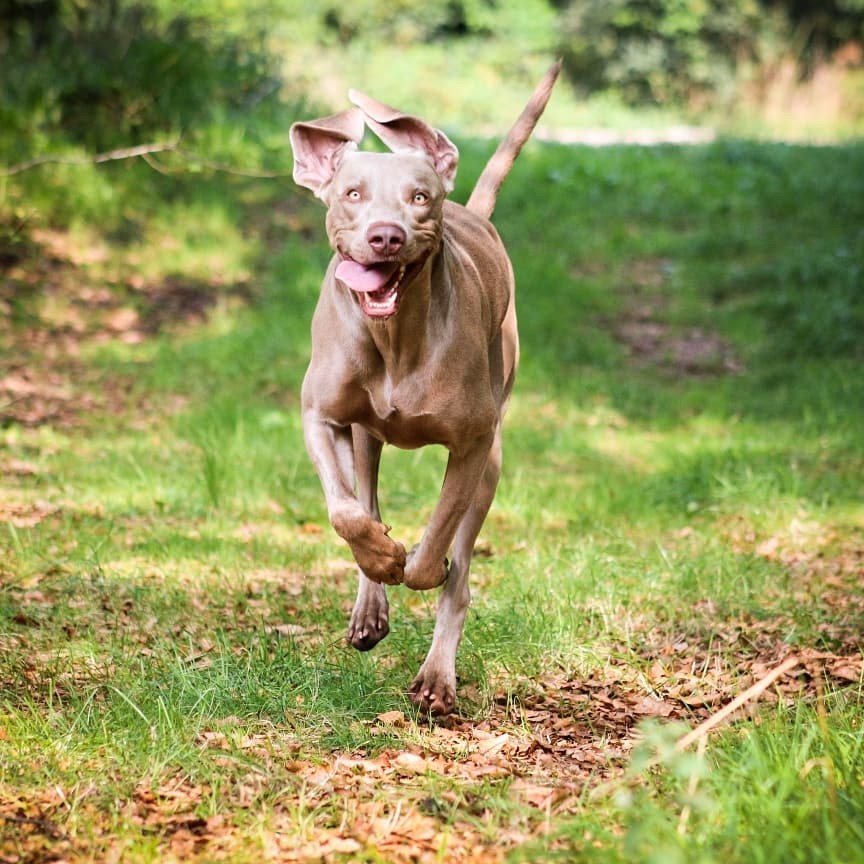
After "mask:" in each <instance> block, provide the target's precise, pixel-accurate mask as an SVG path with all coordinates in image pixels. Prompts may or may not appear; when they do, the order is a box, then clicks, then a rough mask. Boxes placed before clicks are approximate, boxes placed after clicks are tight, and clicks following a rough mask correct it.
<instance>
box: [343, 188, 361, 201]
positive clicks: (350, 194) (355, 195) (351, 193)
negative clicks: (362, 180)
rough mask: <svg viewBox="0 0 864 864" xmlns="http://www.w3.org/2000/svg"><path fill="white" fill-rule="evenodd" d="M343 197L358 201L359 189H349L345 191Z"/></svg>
mask: <svg viewBox="0 0 864 864" xmlns="http://www.w3.org/2000/svg"><path fill="white" fill-rule="evenodd" d="M345 197H346V198H347V199H348V200H349V201H359V200H360V190H359V189H349V190H348V191H347V192H346V193H345Z"/></svg>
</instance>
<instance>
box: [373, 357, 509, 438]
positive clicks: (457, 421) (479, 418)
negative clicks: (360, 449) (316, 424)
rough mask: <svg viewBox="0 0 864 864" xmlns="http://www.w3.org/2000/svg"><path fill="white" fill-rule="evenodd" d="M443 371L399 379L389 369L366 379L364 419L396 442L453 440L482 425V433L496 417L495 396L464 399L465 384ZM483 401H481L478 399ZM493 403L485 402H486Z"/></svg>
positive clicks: (376, 431)
mask: <svg viewBox="0 0 864 864" xmlns="http://www.w3.org/2000/svg"><path fill="white" fill-rule="evenodd" d="M446 384H447V381H446V378H445V375H444V373H443V372H439V374H438V375H434V376H430V375H429V374H428V370H427V372H426V373H425V374H418V375H412V376H409V377H408V378H406V379H403V380H400V381H398V382H397V381H394V380H393V379H392V378H390V376H388V375H386V374H385V375H382V376H381V377H380V378H379V379H377V380H373V381H369V382H366V386H365V387H364V388H363V389H364V391H365V393H364V396H363V398H362V399H361V402H362V403H364V406H363V407H364V410H363V411H362V412H361V414H362V416H361V417H360V418H358V419H359V422H360V423H361V425H363V426H365V427H366V428H367V429H368V430H369V431H370V432H371V433H372V434H373V435H375V436H376V437H377V438H380V439H381V440H382V441H385V442H387V443H388V444H393V445H395V446H397V447H403V448H414V447H422V446H424V445H426V444H442V445H445V446H451V445H452V444H453V442H455V441H458V440H464V438H465V436H466V433H468V437H473V436H472V435H471V434H470V433H471V430H472V429H473V428H474V427H477V434H482V432H483V431H485V428H486V427H487V426H488V425H489V424H490V423H491V422H494V416H495V410H494V405H493V403H492V400H491V398H487V399H483V398H480V399H479V400H478V398H477V395H476V394H472V398H469V399H467V400H466V399H465V398H464V397H465V395H467V394H466V393H465V390H464V388H461V387H458V388H455V389H454V388H453V387H452V386H451V387H448V386H446ZM478 402H479V404H478ZM487 402H488V404H485V403H487Z"/></svg>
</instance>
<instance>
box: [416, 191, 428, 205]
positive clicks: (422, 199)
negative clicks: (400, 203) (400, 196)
mask: <svg viewBox="0 0 864 864" xmlns="http://www.w3.org/2000/svg"><path fill="white" fill-rule="evenodd" d="M428 200H429V196H428V195H427V194H426V193H425V192H415V193H414V203H415V204H425V203H426V202H427V201H428Z"/></svg>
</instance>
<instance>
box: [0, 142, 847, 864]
mask: <svg viewBox="0 0 864 864" xmlns="http://www.w3.org/2000/svg"><path fill="white" fill-rule="evenodd" d="M484 155H485V154H484V152H481V147H480V146H479V145H478V146H477V147H472V146H470V145H468V146H466V147H465V153H464V158H463V168H462V176H461V181H460V182H461V184H462V185H461V186H460V188H459V189H457V193H456V194H457V197H459V196H464V192H465V190H466V189H467V188H468V186H469V184H470V178H471V177H472V176H475V175H476V173H477V170H478V169H479V166H480V164H481V163H482V161H483V158H484ZM106 170H107V171H112V172H116V176H115V179H114V182H116V183H118V184H122V183H126V184H129V185H130V188H132V187H134V188H136V189H139V190H144V189H146V190H149V193H150V194H151V195H152V200H153V202H154V203H153V204H152V206H150V207H149V208H145V209H142V210H141V211H140V212H138V213H137V214H135V215H129V214H127V215H126V216H124V220H125V221H123V224H118V225H103V226H101V227H100V230H99V231H96V230H95V229H93V228H86V227H79V228H76V229H74V230H72V231H59V230H49V229H48V228H47V227H45V226H42V228H41V229H37V230H34V231H31V232H30V238H31V239H30V244H29V245H25V246H22V247H21V248H18V249H16V250H15V254H14V255H11V256H8V258H4V264H3V267H4V273H3V281H2V283H0V286H2V287H0V304H2V305H0V309H2V312H3V323H2V325H0V339H2V345H3V349H4V350H3V352H2V354H0V474H2V478H0V550H2V556H0V648H2V651H0V861H3V862H13V861H14V862H17V861H40V862H41V861H45V862H48V861H61V860H62V861H91V860H95V861H135V862H137V861H141V862H148V861H159V862H165V861H201V862H204V861H215V860H230V861H237V862H245V861H249V862H259V861H266V860H274V861H312V860H314V861H319V860H325V861H367V862H377V861H388V862H391V861H392V862H401V861H438V860H446V861H459V860H466V861H467V860H471V861H481V862H482V861H487V862H498V861H505V860H507V861H531V862H536V861H552V860H561V861H572V860H580V861H582V860H584V861H602V862H610V861H645V862H648V861H660V860H662V861H664V862H667V861H668V862H674V861H682V862H683V861H687V862H691V861H704V862H713V861H720V860H723V861H727V862H728V861H742V862H745V861H766V862H769V861H776V862H781V861H782V862H784V864H785V862H794V861H801V862H805V861H806V862H811V861H826V862H840V861H843V862H850V861H864V853H862V852H860V851H856V850H861V849H864V831H862V827H861V826H862V825H864V732H862V728H861V693H862V637H861V634H862V632H864V587H862V575H864V503H862V502H864V444H862V442H864V439H862V436H861V431H860V430H861V428H862V424H864V383H862V381H864V379H862V376H861V374H860V370H861V361H862V356H864V355H862V345H864V338H862V336H864V306H862V296H864V295H862V292H861V286H862V279H864V273H862V261H864V234H862V229H861V226H862V225H864V210H862V207H864V205H862V202H864V188H862V184H864V150H862V148H861V147H853V146H850V147H844V148H824V149H818V148H809V149H808V148H795V147H787V146H778V145H755V144H748V143H745V142H737V141H718V142H716V143H713V144H710V145H707V146H696V147H684V148H680V147H671V146H661V147H656V148H647V149H645V148H638V147H611V148H606V149H603V150H595V149H591V148H580V147H576V148H573V147H565V146H554V145H551V144H546V145H540V144H535V145H534V146H533V147H531V148H529V150H528V151H527V152H526V153H525V154H524V156H523V157H522V159H521V160H520V163H519V166H518V170H516V171H515V172H514V174H513V176H512V177H511V178H510V179H509V180H508V185H507V187H506V188H505V190H504V192H503V193H502V196H501V202H500V207H499V212H498V214H497V216H496V221H497V224H498V226H499V229H500V231H501V233H502V235H503V236H504V237H505V239H506V240H507V243H508V246H509V248H510V250H511V253H512V257H513V261H514V266H515V269H516V272H517V278H518V284H519V288H518V291H519V297H518V299H519V312H520V325H521V333H522V341H523V350H524V362H523V368H522V372H521V377H520V381H519V382H518V385H517V391H516V395H515V397H514V400H513V404H512V409H511V412H510V415H509V418H508V420H509V423H508V427H507V430H506V437H505V475H504V478H503V480H502V486H501V490H500V493H499V496H498V498H497V500H496V503H495V505H494V507H493V511H492V513H491V515H490V518H489V521H488V523H487V525H486V526H485V528H484V532H483V535H482V536H481V538H480V542H479V549H478V555H477V560H476V566H475V567H474V573H473V576H472V587H473V592H474V603H473V606H472V609H471V612H470V613H469V618H468V623H467V627H466V633H465V639H464V642H463V646H462V649H461V653H460V657H459V662H458V671H459V675H460V689H459V700H460V701H459V714H458V716H457V717H455V718H453V719H452V720H451V721H449V722H447V723H429V722H428V721H426V720H424V719H423V718H420V717H417V716H415V715H414V714H413V713H412V711H411V708H410V706H409V703H408V701H407V699H406V698H405V696H404V693H403V690H404V688H405V686H406V685H407V683H408V682H409V681H410V679H411V677H412V676H413V674H414V672H415V671H416V668H417V666H418V665H419V663H420V662H421V660H422V657H423V655H424V653H425V649H426V647H427V645H428V639H429V636H430V634H431V627H432V613H433V609H434V598H433V597H431V596H426V595H416V594H410V593H409V592H406V591H400V590H396V591H393V592H392V593H391V598H392V603H393V610H392V626H393V632H392V633H391V635H390V636H389V637H388V639H387V640H385V642H384V643H382V645H381V646H380V647H379V648H378V649H376V651H374V652H372V653H371V654H369V655H360V654H357V653H356V652H353V651H352V650H351V649H349V648H348V647H346V646H345V644H344V642H343V633H344V627H345V624H346V616H347V612H348V610H349V609H350V605H351V601H352V597H353V592H354V576H353V573H352V567H351V566H350V556H349V555H348V553H347V550H346V549H345V548H344V546H343V545H341V544H340V543H339V542H338V538H336V537H335V535H334V534H333V532H332V531H331V530H330V529H329V527H328V526H327V524H326V516H325V513H324V508H323V502H322V500H321V495H320V492H319V489H318V484H317V480H316V478H315V477H314V474H313V472H312V470H311V467H310V466H309V464H308V460H307V458H306V455H305V452H304V450H303V446H302V434H301V431H300V425H299V417H298V412H297V398H298V388H299V382H300V380H301V377H302V372H303V368H304V364H305V358H306V356H307V352H308V336H307V333H308V324H309V319H310V316H311V309H312V306H313V304H314V299H315V295H316V292H317V285H318V281H319V278H320V274H321V272H322V270H323V267H324V263H325V262H326V260H327V252H326V249H325V248H324V247H323V244H322V236H323V231H322V228H321V223H322V213H321V212H319V211H318V210H317V209H316V207H315V206H314V205H313V204H312V203H310V202H307V201H305V200H300V199H299V198H297V197H296V196H295V195H294V192H293V190H290V189H287V188H284V187H282V186H279V185H277V184H276V183H273V182H267V181H252V180H243V179H240V178H234V177H229V178H225V177H211V178H208V177H206V176H203V177H202V176H197V177H195V178H189V179H182V178H181V179H176V178H168V179H166V178H164V177H160V176H154V175H150V174H147V173H146V171H145V170H142V169H141V168H138V167H129V166H111V167H109V168H106ZM136 172H137V173H136ZM171 184H179V185H181V186H183V188H182V190H181V192H182V194H179V193H178V191H177V190H176V189H175V188H174V186H173V185H171ZM183 184H185V185H183ZM540 190H542V192H541V191H540ZM139 194H143V193H140V192H139ZM442 470H443V459H442V454H440V453H437V452H435V451H429V452H420V453H400V452H396V451H392V452H391V451H388V452H387V453H386V454H385V461H384V467H383V472H382V477H383V483H382V486H383V489H382V507H383V509H384V513H385V518H387V520H388V522H390V523H392V524H393V526H394V528H393V531H394V535H395V536H397V537H399V538H400V539H402V540H404V541H406V542H408V543H411V542H414V540H416V539H417V537H418V535H419V532H420V530H421V529H422V526H423V524H424V521H425V519H426V518H428V514H429V512H430V509H431V506H432V504H433V501H434V497H435V493H436V491H437V488H438V486H439V484H440V479H441V474H442ZM791 655H794V656H796V657H798V658H799V659H800V665H799V666H797V667H796V668H795V669H794V670H793V671H791V672H790V673H789V674H787V675H785V676H783V677H782V678H780V679H779V680H778V681H777V682H776V684H775V685H773V686H772V687H771V688H770V689H768V690H767V691H766V692H765V693H763V694H761V695H760V697H759V699H758V700H753V701H752V702H750V703H748V704H747V705H746V706H745V707H744V709H742V711H741V712H739V713H738V714H736V715H735V717H734V718H733V719H732V722H731V723H729V724H727V725H726V726H725V727H724V728H723V729H722V730H720V731H718V732H715V733H713V734H712V736H711V737H710V739H707V740H706V741H705V742H704V745H703V746H702V747H701V748H700V749H698V750H697V749H696V748H693V749H691V750H689V751H687V752H679V751H677V750H676V749H675V747H674V743H675V741H676V740H677V738H678V736H680V734H682V730H683V729H686V728H687V727H688V726H689V727H692V726H695V725H696V724H697V723H699V722H700V721H702V720H704V719H705V718H707V717H709V716H711V715H712V714H714V713H715V712H716V711H717V710H719V709H720V708H722V706H724V705H725V704H728V703H729V702H730V701H731V700H732V699H733V698H734V697H735V696H736V695H738V694H739V693H741V692H742V691H744V690H745V689H746V688H747V687H748V686H750V685H751V684H753V683H754V682H755V681H758V680H759V679H760V678H762V677H763V676H764V675H765V674H767V673H768V672H770V670H771V669H773V668H775V667H776V666H777V665H778V664H779V663H781V662H782V660H783V659H784V658H786V657H788V656H791Z"/></svg>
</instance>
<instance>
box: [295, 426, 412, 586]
mask: <svg viewBox="0 0 864 864" xmlns="http://www.w3.org/2000/svg"><path fill="white" fill-rule="evenodd" d="M303 434H304V436H305V438H306V449H307V450H308V451H309V456H310V457H311V459H312V463H313V465H314V466H315V470H316V471H317V472H318V477H319V478H320V480H321V486H322V488H323V490H324V498H325V500H326V502H327V513H328V515H329V517H330V524H331V525H332V526H333V527H334V528H335V529H336V533H337V534H338V535H339V536H340V537H342V538H343V539H344V540H346V541H347V543H348V545H349V546H350V547H351V552H352V554H353V555H354V560H355V561H356V562H357V564H358V566H359V567H360V569H361V570H362V571H363V572H364V573H365V574H366V576H368V577H369V578H370V579H371V580H372V581H373V582H381V583H384V584H386V585H398V584H399V583H400V582H402V579H403V575H404V569H405V547H404V546H403V545H402V544H401V543H397V542H396V541H395V540H391V539H390V537H388V536H387V531H388V530H389V529H388V528H387V526H386V525H383V524H382V523H381V522H379V521H378V520H377V519H375V518H374V517H373V516H372V515H371V514H370V513H369V512H367V510H366V508H365V507H364V506H363V505H362V504H361V503H360V501H359V500H358V499H357V497H356V495H355V494H354V447H353V442H352V437H351V427H350V426H338V425H336V424H334V423H331V422H329V421H328V420H326V419H324V418H322V417H320V416H319V415H318V414H317V413H316V412H315V411H312V410H307V411H305V412H304V413H303Z"/></svg>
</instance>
